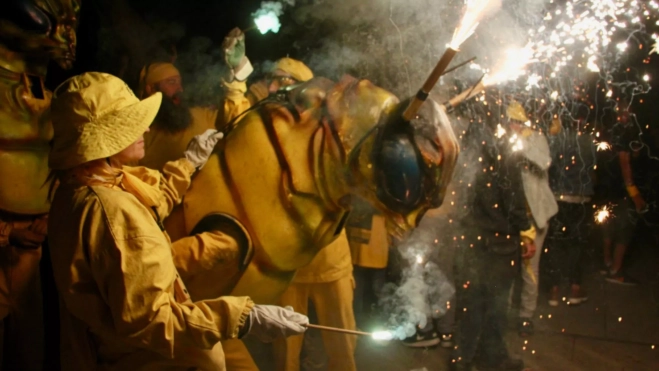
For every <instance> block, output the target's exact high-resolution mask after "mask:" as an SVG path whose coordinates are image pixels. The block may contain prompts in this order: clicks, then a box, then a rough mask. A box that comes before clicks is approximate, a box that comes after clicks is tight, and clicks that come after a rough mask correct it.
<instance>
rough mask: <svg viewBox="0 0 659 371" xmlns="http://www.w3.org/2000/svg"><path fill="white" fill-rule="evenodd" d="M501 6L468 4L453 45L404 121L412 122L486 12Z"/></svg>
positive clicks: (474, 0) (485, 1) (482, 0)
mask: <svg viewBox="0 0 659 371" xmlns="http://www.w3.org/2000/svg"><path fill="white" fill-rule="evenodd" d="M500 4H501V2H500V0H471V1H469V2H468V3H467V8H466V10H465V13H464V16H463V17H462V20H461V21H460V24H459V25H458V27H457V28H456V29H455V32H454V33H453V38H452V39H451V43H450V44H449V46H448V48H447V49H446V51H445V52H444V55H442V57H441V58H440V59H439V62H437V65H436V66H435V68H434V69H433V70H432V72H431V73H430V76H428V79H426V82H425V83H424V84H423V86H422V87H421V89H420V90H419V91H418V92H417V93H416V96H415V97H414V98H413V99H412V101H411V102H410V104H409V106H407V109H406V110H405V112H403V119H404V120H405V121H410V120H412V118H414V115H416V113H417V112H418V111H419V108H420V107H421V105H422V104H423V102H425V101H426V99H428V95H429V94H430V91H431V90H432V88H433V87H434V86H435V85H436V84H437V81H439V78H440V77H441V76H442V75H443V74H444V72H445V71H446V68H447V67H448V65H449V64H450V63H451V60H453V57H455V55H456V54H457V53H458V50H459V48H460V45H462V43H464V42H465V40H467V39H468V38H469V37H470V36H471V35H472V34H473V33H474V31H475V30H476V27H478V24H479V22H480V20H481V19H482V18H483V16H484V15H485V12H486V11H487V10H490V9H492V8H493V7H495V6H498V5H500Z"/></svg>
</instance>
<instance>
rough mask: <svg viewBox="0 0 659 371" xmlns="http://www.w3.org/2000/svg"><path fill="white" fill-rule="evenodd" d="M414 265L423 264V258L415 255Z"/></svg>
mask: <svg viewBox="0 0 659 371" xmlns="http://www.w3.org/2000/svg"><path fill="white" fill-rule="evenodd" d="M416 263H417V264H423V256H421V255H417V256H416Z"/></svg>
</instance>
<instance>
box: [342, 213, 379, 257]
mask: <svg viewBox="0 0 659 371" xmlns="http://www.w3.org/2000/svg"><path fill="white" fill-rule="evenodd" d="M346 230H347V231H348V236H350V238H349V239H348V241H350V250H351V252H352V264H354V265H358V266H360V267H365V268H386V267H387V263H388V262H389V235H388V233H387V228H386V226H385V220H384V217H383V216H382V215H373V219H372V224H371V229H370V230H368V229H362V228H356V227H346ZM366 241H368V242H367V243H365V242H366Z"/></svg>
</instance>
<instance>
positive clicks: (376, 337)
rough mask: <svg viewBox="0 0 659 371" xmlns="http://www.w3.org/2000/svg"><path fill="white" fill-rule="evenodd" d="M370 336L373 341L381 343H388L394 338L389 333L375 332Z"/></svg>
mask: <svg viewBox="0 0 659 371" xmlns="http://www.w3.org/2000/svg"><path fill="white" fill-rule="evenodd" d="M372 336H373V340H383V341H389V340H392V339H393V338H394V334H392V333H391V332H390V331H375V332H374V333H373V335H372Z"/></svg>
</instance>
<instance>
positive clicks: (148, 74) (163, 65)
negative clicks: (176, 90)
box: [138, 62, 181, 98]
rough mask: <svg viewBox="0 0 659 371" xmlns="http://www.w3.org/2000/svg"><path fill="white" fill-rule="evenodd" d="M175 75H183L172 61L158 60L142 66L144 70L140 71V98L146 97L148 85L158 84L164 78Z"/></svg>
mask: <svg viewBox="0 0 659 371" xmlns="http://www.w3.org/2000/svg"><path fill="white" fill-rule="evenodd" d="M174 76H181V73H180V72H179V70H178V68H176V67H174V65H173V64H171V63H167V62H156V63H151V64H148V65H146V66H144V67H142V70H141V71H140V86H139V89H140V91H139V92H138V93H139V96H140V98H144V95H145V94H146V91H145V89H146V86H147V85H153V84H157V83H159V82H160V81H162V80H165V79H168V78H170V77H174Z"/></svg>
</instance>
